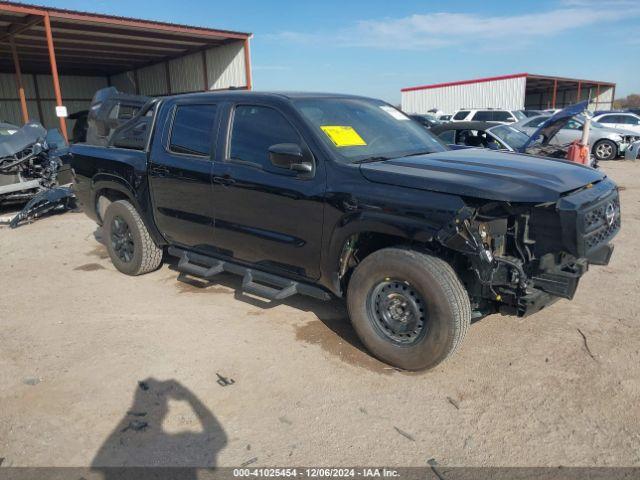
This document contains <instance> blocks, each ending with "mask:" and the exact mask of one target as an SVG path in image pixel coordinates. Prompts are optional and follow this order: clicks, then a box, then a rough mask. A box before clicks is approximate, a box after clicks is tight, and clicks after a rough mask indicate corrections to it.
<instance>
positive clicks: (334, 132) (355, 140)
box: [320, 125, 367, 147]
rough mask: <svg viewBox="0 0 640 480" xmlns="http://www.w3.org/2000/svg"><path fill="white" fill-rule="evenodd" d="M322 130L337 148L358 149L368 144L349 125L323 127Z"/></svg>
mask: <svg viewBox="0 0 640 480" xmlns="http://www.w3.org/2000/svg"><path fill="white" fill-rule="evenodd" d="M320 128H321V129H322V131H323V132H324V133H326V134H327V137H329V138H330V139H331V141H332V142H333V143H334V144H335V146H336V147H357V146H362V145H366V144H367V142H365V141H364V140H363V139H362V137H361V136H360V135H359V134H358V132H356V131H355V129H354V128H353V127H350V126H348V125H322V126H321V127H320Z"/></svg>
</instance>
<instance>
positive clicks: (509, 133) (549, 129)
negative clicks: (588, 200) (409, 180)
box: [431, 102, 594, 166]
mask: <svg viewBox="0 0 640 480" xmlns="http://www.w3.org/2000/svg"><path fill="white" fill-rule="evenodd" d="M586 106H587V104H586V102H582V103H580V104H577V105H573V106H571V107H568V108H566V109H565V110H562V111H561V112H560V113H557V114H556V115H554V116H553V117H548V120H547V121H546V122H543V123H542V124H541V125H540V126H539V127H538V129H537V130H536V131H535V132H533V134H532V135H528V134H526V133H524V132H523V131H522V130H519V129H518V128H516V127H515V126H514V125H504V124H501V123H496V122H451V123H449V124H446V125H439V126H437V127H433V128H432V129H431V133H433V134H434V135H437V136H438V138H440V140H442V141H443V142H445V143H447V144H449V145H450V146H451V147H452V148H459V147H460V146H463V147H481V148H490V149H493V150H505V151H509V152H517V153H527V154H530V155H538V156H544V157H553V158H566V155H567V147H566V146H562V147H559V146H555V145H551V144H550V141H551V140H553V138H554V136H555V135H556V134H557V132H559V131H560V130H561V129H562V128H563V127H564V125H566V124H567V123H568V122H569V121H570V120H571V118H573V117H574V116H575V115H578V114H579V113H581V112H584V109H585V108H586ZM591 166H594V165H593V164H592V165H591Z"/></svg>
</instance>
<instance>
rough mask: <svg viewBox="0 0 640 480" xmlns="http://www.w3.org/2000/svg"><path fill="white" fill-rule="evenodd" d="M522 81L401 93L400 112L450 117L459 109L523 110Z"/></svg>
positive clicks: (524, 82)
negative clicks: (434, 111)
mask: <svg viewBox="0 0 640 480" xmlns="http://www.w3.org/2000/svg"><path fill="white" fill-rule="evenodd" d="M525 84H526V78H525V77H517V78H508V79H502V80H492V81H486V82H476V83H465V84H460V85H449V86H443V87H435V88H426V89H420V90H410V91H404V92H402V110H403V111H405V112H407V113H427V112H428V111H429V110H431V109H432V108H437V109H439V110H442V111H443V112H444V113H447V114H452V113H453V112H455V111H456V110H458V109H461V108H483V107H492V108H506V109H513V110H517V109H521V108H524V92H525Z"/></svg>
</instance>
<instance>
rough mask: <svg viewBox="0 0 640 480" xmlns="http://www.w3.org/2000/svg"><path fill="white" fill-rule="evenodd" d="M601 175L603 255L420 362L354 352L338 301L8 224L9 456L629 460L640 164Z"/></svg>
mask: <svg viewBox="0 0 640 480" xmlns="http://www.w3.org/2000/svg"><path fill="white" fill-rule="evenodd" d="M603 168H604V170H605V171H606V172H607V173H608V174H610V176H611V177H613V178H614V179H615V180H616V181H617V182H618V184H619V185H620V186H621V188H622V209H623V229H622V232H621V233H620V235H619V236H618V237H617V239H616V241H615V243H616V251H615V253H614V257H613V260H612V263H611V264H610V265H609V266H607V267H592V269H591V271H590V272H589V273H588V274H587V275H586V276H585V277H584V278H583V280H582V283H581V285H580V288H579V289H578V293H577V296H576V298H575V300H574V301H573V302H569V301H560V302H558V303H556V304H554V305H553V306H551V307H550V308H548V309H546V310H544V311H542V312H540V313H538V314H537V315H534V316H532V317H530V318H527V319H517V318H512V317H503V316H499V315H494V316H490V317H487V318H485V319H483V320H481V321H479V322H477V323H475V324H474V325H472V327H471V329H470V331H469V333H468V335H467V338H466V340H465V342H464V344H463V346H462V348H461V350H460V351H459V352H458V353H457V355H456V356H455V357H454V358H452V359H451V360H449V361H448V362H446V363H444V364H442V365H441V366H439V367H438V368H436V369H435V370H433V371H430V372H425V373H417V374H409V373H403V372H398V371H396V370H393V369H391V368H389V367H387V366H386V365H384V364H382V363H380V362H378V361H377V360H375V359H373V358H372V357H370V356H369V355H367V353H366V352H363V351H362V349H361V347H360V345H359V344H358V342H357V340H356V339H355V336H354V333H353V330H352V329H351V327H350V325H349V323H348V320H347V315H346V313H345V309H344V308H343V306H342V304H341V303H340V302H339V301H332V302H326V303H324V302H320V301H315V300H311V299H307V298H294V299H291V300H290V301H286V302H285V303H283V304H280V305H276V306H272V307H270V306H269V305H265V304H263V303H261V302H260V301H257V300H256V299H254V298H252V297H246V296H243V295H241V294H240V293H239V291H238V287H239V285H240V281H239V279H237V278H234V277H231V276H229V277H223V278H221V279H220V281H218V282H216V283H214V284H210V285H207V284H202V283H199V282H194V281H190V283H186V282H185V281H180V280H179V279H178V273H177V272H176V271H175V270H174V269H173V267H172V266H171V265H167V264H165V265H164V266H163V267H162V268H161V269H160V270H158V271H156V272H154V273H152V274H149V275H145V276H141V277H136V278H133V277H127V276H124V275H122V274H120V273H118V272H117V271H116V270H115V268H114V267H113V266H112V264H111V262H110V261H109V259H108V257H107V253H106V250H105V248H104V247H103V246H102V245H100V244H99V243H98V242H97V241H96V239H95V238H94V236H95V235H96V234H98V235H99V232H96V226H95V224H94V223H92V222H91V221H90V220H88V219H87V218H86V217H85V216H84V215H83V214H81V213H67V214H64V215H59V216H52V217H48V218H45V219H42V220H39V221H37V222H35V223H33V224H31V225H25V226H23V227H20V228H19V229H17V230H9V229H8V228H6V227H3V228H0V248H1V250H0V271H1V272H2V273H1V275H0V458H4V460H3V463H2V465H3V466H89V465H95V466H102V465H136V464H137V465H141V464H142V465H199V466H207V465H219V466H238V465H243V464H244V465H248V464H250V465H252V466H262V465H279V466H286V465H312V466H318V465H326V466H349V465H372V464H373V465H389V466H401V465H402V466H424V465H426V462H427V460H429V459H435V460H436V461H437V462H438V463H439V464H441V465H450V466H455V465H465V466H511V465H519V466H541V465H545V466H555V465H585V466H614V465H615V466H640V402H639V401H638V399H639V398H640V351H639V349H640V328H639V327H640V316H639V314H638V312H639V311H640V273H639V272H640V260H639V258H640V257H639V255H638V238H640V162H635V163H631V162H624V161H620V162H609V163H605V164H604V165H603ZM218 375H219V376H220V377H223V378H220V377H219V376H218ZM140 382H141V383H140ZM226 383H230V384H229V385H226V386H223V385H224V384H226Z"/></svg>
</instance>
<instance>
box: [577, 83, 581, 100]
mask: <svg viewBox="0 0 640 480" xmlns="http://www.w3.org/2000/svg"><path fill="white" fill-rule="evenodd" d="M581 95H582V82H580V81H578V98H576V103H578V102H580V98H581V97H580V96H581Z"/></svg>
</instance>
